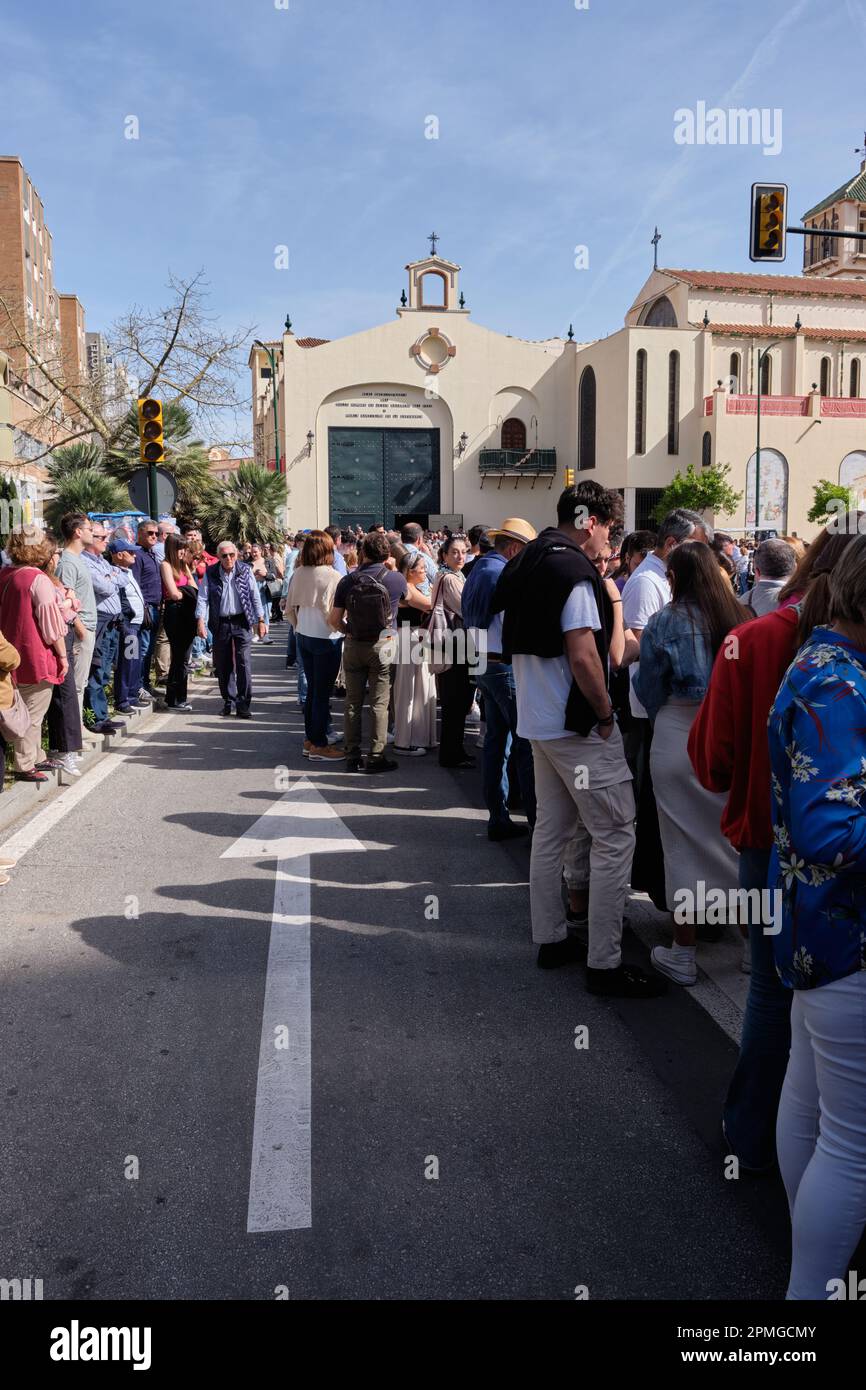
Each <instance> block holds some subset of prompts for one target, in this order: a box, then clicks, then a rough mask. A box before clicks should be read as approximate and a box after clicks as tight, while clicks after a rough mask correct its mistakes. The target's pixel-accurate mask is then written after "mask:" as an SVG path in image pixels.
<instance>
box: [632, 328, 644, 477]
mask: <svg viewBox="0 0 866 1390" xmlns="http://www.w3.org/2000/svg"><path fill="white" fill-rule="evenodd" d="M634 451H635V453H636V454H645V453H646V351H645V350H644V348H640V349H639V350H638V354H637V360H636V362H635V382H634Z"/></svg>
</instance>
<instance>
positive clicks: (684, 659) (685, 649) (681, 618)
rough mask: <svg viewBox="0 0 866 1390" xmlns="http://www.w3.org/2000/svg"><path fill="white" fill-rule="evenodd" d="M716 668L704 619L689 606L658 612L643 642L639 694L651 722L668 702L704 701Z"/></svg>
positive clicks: (678, 605) (637, 684)
mask: <svg viewBox="0 0 866 1390" xmlns="http://www.w3.org/2000/svg"><path fill="white" fill-rule="evenodd" d="M712 669H713V654H712V652H711V651H710V645H709V642H708V640H707V632H706V628H705V627H704V623H703V618H702V616H701V613H700V611H699V610H698V609H697V608H692V607H691V605H690V604H687V603H669V604H667V605H666V607H664V608H663V609H662V610H661V612H659V613H654V614H653V615H652V617H651V618H650V620H649V622H648V623H647V625H646V627H645V628H644V630H643V636H642V637H641V640H640V667H639V669H638V673H637V675H636V677H635V682H634V686H635V693H636V694H637V697H638V699H639V700H640V702H641V704H642V705H643V706H644V708H645V709H646V712H647V714H648V715H649V717H650V719H652V720H655V717H656V715H657V714H658V712H659V710H660V709H661V707H662V705H664V704H666V703H667V701H668V700H670V699H674V700H702V699H703V698H704V696H705V695H706V693H707V686H708V685H709V683H710V674H711V672H712Z"/></svg>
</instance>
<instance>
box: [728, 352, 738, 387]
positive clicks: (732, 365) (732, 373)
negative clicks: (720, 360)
mask: <svg viewBox="0 0 866 1390" xmlns="http://www.w3.org/2000/svg"><path fill="white" fill-rule="evenodd" d="M740 371H741V368H740V354H739V353H738V352H732V353H731V360H730V362H729V363H728V376H729V377H730V387H731V395H732V396H739V394H740Z"/></svg>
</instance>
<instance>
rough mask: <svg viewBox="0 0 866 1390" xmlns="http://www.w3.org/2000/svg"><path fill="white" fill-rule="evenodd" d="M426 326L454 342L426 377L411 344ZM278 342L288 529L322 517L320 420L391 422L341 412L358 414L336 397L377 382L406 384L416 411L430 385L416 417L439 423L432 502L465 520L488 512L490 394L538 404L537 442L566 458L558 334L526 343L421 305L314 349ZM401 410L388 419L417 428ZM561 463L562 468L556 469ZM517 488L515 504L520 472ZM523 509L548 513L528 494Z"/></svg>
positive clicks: (324, 437) (324, 423)
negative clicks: (485, 457) (437, 483)
mask: <svg viewBox="0 0 866 1390" xmlns="http://www.w3.org/2000/svg"><path fill="white" fill-rule="evenodd" d="M434 326H435V327H437V328H439V330H440V332H441V333H443V334H445V336H446V337H447V338H448V339H449V340H450V341H451V343H453V344H454V346H455V347H456V349H457V353H456V356H455V357H453V358H451V359H449V360H448V362H447V365H446V366H444V368H443V369H442V370H441V371H440V372H439V373H438V374H437V375H435V376H431V377H429V378H428V377H427V376H426V375H425V372H424V371H423V370H422V369H421V368H420V367H419V365H418V364H417V361H416V359H415V358H414V357H413V356H412V355H411V353H410V348H411V345H412V344H413V343H414V342H416V340H417V339H418V338H419V337H420V336H421V335H422V334H423V333H424V332H425V331H426V330H427V329H428V328H430V327H434ZM284 346H285V358H286V367H285V386H284V389H283V392H282V410H283V417H284V420H285V452H286V461H287V484H288V487H289V499H288V505H289V518H290V525H291V526H309V525H314V524H318V525H324V524H326V523H327V522H328V520H329V515H328V507H329V498H328V427H329V426H330V425H334V424H338V423H340V422H341V421H342V422H343V423H349V424H358V425H359V424H362V423H367V424H369V425H374V424H379V423H381V425H382V427H383V428H384V427H387V426H388V425H389V424H390V423H391V422H390V421H388V420H386V419H384V418H383V419H382V420H381V421H377V420H375V419H374V418H372V417H371V418H369V419H368V420H365V421H362V420H361V419H360V418H358V419H356V420H348V419H347V416H349V415H350V414H353V413H355V414H357V413H358V412H352V411H348V410H345V409H343V408H341V407H339V405H338V402H337V400H336V399H335V394H336V395H337V396H342V397H343V399H344V400H345V399H348V398H351V399H356V400H361V399H363V397H362V395H361V394H360V393H362V392H364V391H373V392H375V391H376V389H377V388H379V390H381V389H382V388H383V387H384V388H387V389H388V390H391V391H395V392H396V391H405V392H406V393H407V397H406V401H407V403H409V404H411V405H412V408H413V410H419V409H420V408H421V407H420V406H419V400H420V398H422V397H423V396H424V393H425V391H428V392H429V397H428V398H427V400H426V401H425V402H424V404H425V406H426V405H429V406H430V409H424V410H423V416H424V418H427V419H430V420H431V422H432V423H431V426H430V427H431V428H438V429H439V430H440V468H441V498H440V506H441V508H442V510H443V511H445V512H449V511H452V510H455V511H458V512H463V513H464V516H465V517H466V520H467V524H471V522H470V520H469V518H470V517H471V516H472V514H473V512H474V511H475V510H483V511H485V512H486V511H487V508H488V502H487V497H488V491H489V489H490V488H491V484H490V482H487V483H486V484H485V488H484V496H483V497H482V496H481V488H480V476H479V473H478V452H479V450H480V449H481V448H490V447H499V439H498V431H496V430H494V429H493V428H492V426H493V425H494V424H495V423H496V421H497V419H498V416H499V414H500V413H501V412H500V408H499V405H498V404H496V397H497V395H498V393H500V392H502V391H503V390H504V391H506V393H508V392H511V393H512V394H511V395H508V394H506V396H503V397H502V398H501V400H502V403H503V405H505V404H508V405H510V404H512V403H513V402H514V400H515V395H514V392H515V390H516V392H517V394H518V395H519V393H520V392H523V393H526V399H525V400H524V402H523V405H522V406H521V407H520V408H521V411H525V409H526V406H527V403H528V402H529V401H530V400H532V401H534V402H537V406H538V409H537V410H535V409H533V410H532V411H531V412H530V416H531V415H532V414H538V416H539V440H538V442H539V445H540V446H541V447H544V448H551V447H553V448H557V450H558V451H560V450H561V451H563V456H566V455H567V456H569V457H571V455H573V426H572V434H571V437H570V438H567V437H561V431H562V430H563V429H564V428H565V425H566V419H565V410H564V407H563V400H564V399H565V400H567V399H568V398H569V397H570V395H571V390H570V384H569V383H568V380H567V378H568V373H569V364H568V362H567V361H566V354H565V353H564V352H563V345H562V343H561V342H559V341H558V340H554V341H553V342H552V343H550V344H531V343H525V342H522V341H521V340H519V339H511V338H506V337H503V335H501V334H496V333H492V332H490V331H489V330H488V329H485V328H482V327H479V326H478V325H475V324H472V323H470V322H469V321H468V320H467V318H466V316H465V315H462V314H455V315H449V314H440V315H434V314H428V313H423V312H421V313H411V314H406V315H404V316H402V317H398V318H397V319H396V320H395V321H394V322H393V323H389V324H385V325H382V326H380V327H378V328H374V329H370V330H368V331H365V332H362V333H359V334H355V335H353V336H351V337H348V338H344V339H340V340H338V341H336V342H333V343H328V344H324V345H322V346H320V347H315V348H299V347H298V346H297V343H296V342H295V341H294V340H293V339H292V338H288V339H286V340H285V344H284ZM347 392H348V396H347ZM419 393H420V395H419ZM370 399H371V400H372V398H370ZM398 404H399V402H398ZM399 413H400V412H399V411H397V412H396V414H397V417H398V418H395V419H394V421H393V423H394V424H395V425H400V424H402V425H403V426H405V427H409V428H412V427H415V421H414V420H400V419H399ZM505 418H507V416H506V417H505ZM529 424H530V420H527V426H529ZM309 430H312V431H313V433H314V435H315V439H314V441H313V446H312V452H311V454H308V453H307V448H308V445H307V432H308V431H309ZM464 431H465V433H466V434H467V435H468V436H469V444H468V447H467V450H466V452H465V454H464V455H463V456H462V457H460V458H459V459H455V457H454V451H455V446H456V443H457V440H458V439H459V437H460V435H461V434H462V433H463V432H464ZM528 433H529V430H528ZM532 438H534V427H533V430H532V432H531V433H530V439H532ZM569 451H570V452H569ZM565 466H566V465H565V463H563V464H562V465H561V467H562V469H563V470H564V468H565ZM507 487H510V489H511V490H512V492H513V488H514V484H513V481H512V482H511V484H510V485H509V484H508V483H507V481H506V482H503V485H502V493H503V494H504V493H505V490H506V488H507ZM518 487H519V492H518V496H519V497H520V498H521V503H522V499H523V497H524V495H526V496H527V499H528V495H529V492H530V488H529V484H528V482H527V481H526V480H523V479H521V480H519V483H518ZM541 487H546V483H545V484H542V483H539V484H538V485H537V489H536V491H538V488H541ZM494 488H495V485H494ZM530 511H535V512H537V514H538V515H546V512H545V509H544V506H543V504H542V503H541V501H540V498H539V499H538V505H536V506H531V505H530V503H529V500H527V503H526V505H525V506H523V510H522V511H519V514H521V515H526V516H527V519H528V520H532V516H530V515H529V513H530Z"/></svg>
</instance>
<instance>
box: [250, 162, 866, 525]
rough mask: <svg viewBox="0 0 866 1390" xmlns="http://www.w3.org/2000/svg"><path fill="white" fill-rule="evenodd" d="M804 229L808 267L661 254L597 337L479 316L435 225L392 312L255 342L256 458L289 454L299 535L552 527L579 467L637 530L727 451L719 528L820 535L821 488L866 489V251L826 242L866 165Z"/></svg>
mask: <svg viewBox="0 0 866 1390" xmlns="http://www.w3.org/2000/svg"><path fill="white" fill-rule="evenodd" d="M803 223H804V226H806V227H808V228H809V229H810V234H809V235H808V236H805V237H804V238H803V241H804V248H803V251H804V267H803V274H802V275H780V274H773V273H761V274H744V273H739V272H731V271H710V270H677V269H661V268H658V267H656V268H654V269H653V271H652V272H651V274H650V276H649V278H648V280H647V281H646V283H645V284H644V285H643V287H642V288H641V289H640V291H639V292H638V294H637V295H636V297H635V299H634V301H633V303H632V304H631V306H630V308H629V309H628V310H627V312H626V315H625V323H624V326H623V327H622V328H621V329H619V330H618V331H617V332H614V333H612V334H611V335H610V336H609V337H607V338H603V339H600V340H598V341H596V342H582V343H581V342H577V341H575V339H574V336H573V333H572V332H571V331H570V332H569V336H568V338H567V339H563V338H560V337H551V338H548V339H544V340H542V341H530V340H526V339H522V338H515V337H511V336H509V335H505V334H501V333H495V332H492V331H491V330H490V329H487V328H484V327H482V326H481V325H479V324H476V323H473V322H472V319H471V316H470V311H469V309H468V308H467V307H466V301H465V298H464V295H463V293H462V292H461V288H460V272H461V267H460V266H459V265H457V264H455V263H454V262H453V261H450V260H446V259H445V258H444V257H442V256H440V255H438V254H437V253H436V241H437V240H438V238H437V237H435V236H432V237H431V253H430V255H428V256H426V257H424V258H423V259H422V260H418V261H411V262H410V263H409V264H408V265H407V266H406V272H407V277H408V278H407V284H406V288H405V290H404V291H403V294H402V296H401V302H400V304H399V305H398V306H397V307H396V313H395V316H394V318H393V319H392V320H391V321H390V322H388V323H384V324H381V325H379V326H377V327H373V328H370V329H367V330H365V331H363V332H360V333H355V334H351V335H350V336H348V337H345V338H340V339H337V340H335V341H326V340H324V339H321V338H310V337H302V338H298V337H296V336H295V334H294V333H293V332H292V329H291V324H290V322H289V321H288V320H287V324H286V330H285V332H284V333H283V336H282V338H281V339H280V340H278V341H276V342H270V343H267V344H261V345H257V346H255V347H254V348H253V349H252V352H251V354H250V368H251V372H252V386H253V425H254V441H255V457H256V459H257V461H259V462H260V463H262V464H266V465H267V466H269V467H271V468H275V467H276V466H277V461H278V460H279V468H280V471H281V472H283V473H284V474H285V478H286V485H287V498H286V516H285V520H286V526H287V528H288V529H294V528H302V527H312V526H324V525H327V524H328V523H334V524H338V525H348V524H351V525H355V524H360V525H362V526H368V525H372V524H374V523H375V522H377V521H384V522H385V524H386V525H387V526H389V527H391V526H399V525H401V524H402V523H403V522H404V521H407V520H419V521H421V523H422V524H424V525H429V526H432V527H437V526H438V525H440V524H442V522H443V521H445V522H447V523H449V524H451V525H454V526H460V525H463V526H466V527H468V526H471V525H473V524H474V523H476V522H488V523H491V524H492V523H495V522H496V521H497V520H498V519H501V516H503V515H506V514H509V515H513V516H523V517H526V518H527V520H529V521H531V522H532V523H533V524H534V525H535V526H537V527H539V528H541V527H543V526H545V525H548V524H549V523H550V522H551V520H552V518H553V515H554V505H555V500H556V497H557V495H558V493H559V492H560V491H561V490H562V488H563V487H564V486H565V485H566V477H567V473H568V472H569V471H572V470H573V472H574V475H575V477H576V478H579V477H580V476H581V475H582V474H585V475H586V476H589V477H593V478H596V479H598V481H599V482H601V483H603V484H604V485H605V486H606V487H615V488H619V489H620V490H621V491H622V493H623V496H624V499H625V507H626V525H627V528H628V529H634V528H638V527H646V526H648V525H650V524H651V519H652V512H653V508H654V507H655V505H656V504H657V502H658V499H659V497H660V495H661V492H662V490H663V489H664V487H665V486H666V485H667V484H668V483H669V482H670V481H671V479H672V478H673V476H674V474H675V473H676V472H677V471H681V472H685V469H686V467H687V466H688V465H689V464H690V463H691V464H694V465H695V467H701V466H708V465H710V464H713V463H718V464H728V465H730V470H731V471H730V474H729V481H730V483H731V485H732V486H733V487H734V488H735V490H737V491H738V492H740V493H742V499H741V501H740V504H739V506H738V508H737V509H736V511H735V512H734V513H733V514H732V515H717V516H716V517H715V522H716V525H719V526H724V527H725V528H726V529H728V530H731V531H734V532H736V533H742V532H746V531H749V530H753V529H755V527H756V522H757V526H758V527H759V528H761V529H764V528H772V529H775V530H777V531H779V532H780V533H786V534H787V533H797V534H798V535H806V536H807V537H808V536H809V535H812V534H813V533H814V531H815V529H816V528H815V526H814V525H812V524H810V523H809V522H808V521H807V513H808V511H809V508H810V507H811V506H812V503H813V500H814V488H815V485H816V484H817V483H818V482H819V480H821V479H825V478H826V479H828V480H830V481H832V482H841V483H843V484H845V485H847V486H849V487H851V488H853V489H854V491H855V492H856V493H857V495H858V497H859V498H860V499H861V501H864V500H866V384H864V376H866V243H864V242H858V241H853V240H849V239H848V238H845V237H843V238H841V239H839V238H830V237H826V236H822V232H824V231H826V230H828V229H834V230H841V231H850V232H859V231H863V230H866V161H864V162H863V163H862V164H861V169H860V173H859V175H857V176H856V177H855V178H853V179H851V180H849V181H848V182H847V183H846V184H844V185H842V186H841V187H840V188H839V189H837V190H836V192H835V193H833V194H831V195H830V196H829V197H828V198H826V199H824V200H823V201H822V202H821V203H819V204H818V205H817V206H816V207H815V208H812V209H811V210H810V212H808V213H807V214H805V216H804V219H803ZM745 231H746V228H745V227H744V235H745ZM791 241H793V238H792V239H791ZM789 246H790V242H789ZM274 372H276V376H275V375H274ZM275 391H276V409H275V401H274V392H275ZM759 391H760V394H761V467H760V506H759V508H758V509H757V516H756V498H755V473H756V469H755V446H756V425H757V407H758V392H759ZM275 420H276V423H277V431H278V439H279V448H278V449H277V447H276V443H275Z"/></svg>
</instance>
